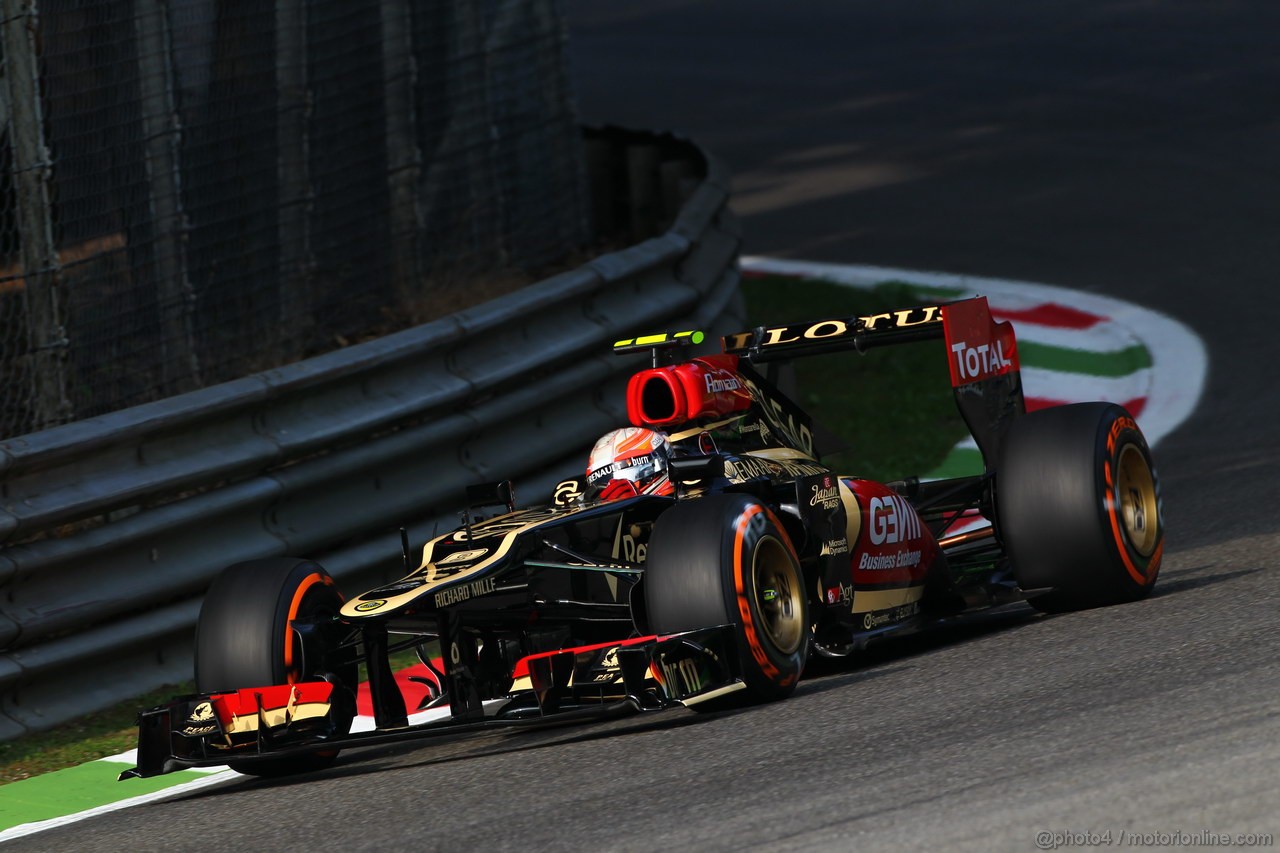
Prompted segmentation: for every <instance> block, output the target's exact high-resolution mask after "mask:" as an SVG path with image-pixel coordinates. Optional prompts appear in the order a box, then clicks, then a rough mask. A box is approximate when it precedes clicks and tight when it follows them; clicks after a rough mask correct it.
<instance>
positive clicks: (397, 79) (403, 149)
mask: <svg viewBox="0 0 1280 853" xmlns="http://www.w3.org/2000/svg"><path fill="white" fill-rule="evenodd" d="M381 7H382V8H381V12H382V81H383V83H382V85H383V103H384V105H385V112H386V123H387V181H388V193H389V195H390V199H391V211H390V220H391V280H392V284H393V286H394V288H395V292H396V293H398V294H399V295H400V299H401V307H402V308H404V307H407V305H408V304H409V302H408V300H410V299H412V298H413V297H414V296H416V295H419V294H420V293H421V288H422V267H421V265H420V260H421V254H420V251H419V243H418V241H419V239H420V235H421V234H422V231H423V227H424V220H423V213H422V205H421V203H420V201H419V199H418V180H419V178H420V177H421V175H422V150H421V149H420V148H419V147H418V142H417V114H416V112H415V108H414V89H415V87H416V85H417V73H418V72H417V67H416V65H415V63H414V61H413V44H412V41H413V21H412V10H411V8H410V5H409V2H408V0H382V3H381Z"/></svg>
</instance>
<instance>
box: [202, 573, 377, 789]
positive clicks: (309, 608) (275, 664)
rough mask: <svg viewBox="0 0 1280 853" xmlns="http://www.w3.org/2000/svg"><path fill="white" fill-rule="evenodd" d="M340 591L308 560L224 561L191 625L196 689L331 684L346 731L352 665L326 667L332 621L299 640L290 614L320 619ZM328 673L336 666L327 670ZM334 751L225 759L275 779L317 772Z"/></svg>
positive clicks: (334, 637)
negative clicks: (323, 680) (194, 624)
mask: <svg viewBox="0 0 1280 853" xmlns="http://www.w3.org/2000/svg"><path fill="white" fill-rule="evenodd" d="M341 607H342V595H341V594H340V593H339V592H338V588H337V586H336V585H335V584H334V581H333V578H331V577H330V576H329V575H328V573H326V572H325V570H324V569H322V568H321V567H320V566H319V565H318V564H316V563H313V562H311V561H309V560H296V559H268V560H251V561H249V562H246V563H237V564H236V565H234V566H230V567H229V568H227V569H226V570H224V571H223V572H222V574H220V575H218V577H217V579H215V580H214V582H213V586H211V587H210V588H209V592H208V593H206V595H205V598H204V603H203V605H202V606H201V608H200V620H199V622H198V623H197V627H196V689H197V690H198V691H200V692H201V693H220V692H229V691H232V690H239V689H242V688H246V687H266V686H270V685H275V684H295V683H297V682H299V681H312V680H320V679H321V678H322V677H325V676H327V677H328V680H331V681H335V682H336V683H335V684H334V700H333V707H334V710H333V714H334V718H335V721H336V722H337V724H338V730H339V733H341V734H346V733H347V732H348V731H349V730H350V728H351V721H352V718H353V717H354V710H355V689H356V685H357V679H358V668H357V664H356V663H355V662H354V661H353V662H351V663H347V664H343V665H341V666H333V665H332V664H331V663H330V662H329V661H328V658H329V657H330V655H331V653H332V652H333V650H334V647H335V646H336V645H337V644H338V643H339V642H340V641H341V639H342V633H343V629H342V628H341V626H340V625H338V624H337V623H334V626H333V627H332V628H330V629H328V630H325V629H321V630H319V631H316V632H310V633H309V634H308V635H307V636H306V638H305V639H304V638H303V636H302V635H300V634H298V633H297V632H295V631H294V630H293V628H292V627H291V626H290V622H291V620H293V619H298V620H306V621H323V620H326V619H328V618H329V617H332V616H336V615H337V614H338V611H339V609H340V608H341ZM335 670H336V671H335ZM337 755H338V750H336V749H335V750H331V751H326V752H323V753H313V754H309V755H299V756H292V757H289V758H280V759H270V760H263V761H248V762H234V761H233V762H229V763H230V766H231V769H232V770H237V771H239V772H241V773H248V774H251V775H255V776H280V775H285V774H289V773H304V772H307V771H310V770H319V769H321V768H324V767H327V766H329V765H330V764H332V763H333V761H334V759H335V758H336V757H337Z"/></svg>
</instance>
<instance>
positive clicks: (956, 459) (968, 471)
mask: <svg viewBox="0 0 1280 853" xmlns="http://www.w3.org/2000/svg"><path fill="white" fill-rule="evenodd" d="M981 473H982V451H980V450H977V449H975V448H972V447H953V448H951V452H950V453H948V454H947V458H946V459H943V460H942V464H940V465H939V466H938V467H937V468H934V469H933V470H932V471H930V472H929V473H928V474H927V475H926V477H927V478H928V479H930V480H949V479H951V478H952V477H972V476H975V475H977V474H981Z"/></svg>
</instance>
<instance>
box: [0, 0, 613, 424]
mask: <svg viewBox="0 0 1280 853" xmlns="http://www.w3.org/2000/svg"><path fill="white" fill-rule="evenodd" d="M557 6H558V4H557V2H556V0H275V2H274V3H264V2H261V0H40V2H39V4H38V5H37V3H36V2H35V0H0V18H2V23H0V27H2V29H3V32H2V34H0V35H2V37H0V52H2V53H3V59H4V62H3V74H4V80H3V82H2V83H0V131H2V135H0V438H3V437H8V436H13V435H18V434H22V433H25V432H29V431H33V430H37V429H42V428H44V427H47V426H50V425H53V424H57V423H62V422H65V421H68V420H75V419H78V418H83V417H87V416H90V415H94V414H100V413H103V412H108V411H112V410H115V409H119V408H122V407H125V406H129V405H134V404H136V403H141V402H145V401H148V400H153V399H157V398H160V397H164V396H167V395H169V394H173V393H178V392H181V391H185V390H190V389H193V388H196V387H201V386H204V385H210V384H213V383H216V382H221V381H224V380H227V379H231V378H234V377H237V376H240V375H244V374H245V373H248V372H252V371H254V370H260V369H263V368H267V367H271V366H274V365H278V364H282V363H285V362H288V361H292V360H295V359H297V358H299V357H302V356H304V355H310V354H314V353H317V352H322V351H324V350H326V349H330V348H333V347H335V346H341V345H342V344H344V343H345V342H347V341H349V340H352V339H354V338H358V337H360V336H362V335H366V334H370V333H373V332H376V331H380V330H385V329H387V328H392V327H398V326H403V325H406V324H407V323H408V322H412V321H422V320H424V319H427V318H429V317H431V316H435V315H438V314H440V313H445V312H447V311H450V310H453V309H455V308H457V307H459V306H460V305H462V304H465V303H466V302H468V301H474V300H475V299H476V298H477V295H478V294H483V293H484V287H485V286H493V287H501V286H502V285H503V284H504V283H508V284H509V283H511V282H515V281H519V279H520V275H521V273H522V272H528V271H536V270H537V269H539V268H540V267H543V266H545V265H547V264H549V263H551V262H553V261H555V260H556V259H557V258H559V257H561V256H563V255H565V254H566V253H567V252H569V251H571V250H572V249H574V248H575V247H577V246H580V245H582V244H583V243H584V242H585V241H586V239H587V236H588V235H587V218H588V211H587V207H588V200H587V198H586V192H585V181H584V178H583V176H582V162H583V158H582V156H581V150H580V149H581V142H580V139H579V131H578V129H577V127H576V121H575V116H574V113H573V109H572V104H571V100H570V95H569V85H568V78H567V74H566V70H565V66H564V29H563V21H562V19H561V17H560V13H559V10H558V8H557Z"/></svg>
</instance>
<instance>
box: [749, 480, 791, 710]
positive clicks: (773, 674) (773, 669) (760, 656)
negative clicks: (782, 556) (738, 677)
mask: <svg viewBox="0 0 1280 853" xmlns="http://www.w3.org/2000/svg"><path fill="white" fill-rule="evenodd" d="M761 512H763V513H764V514H765V517H766V518H768V519H769V521H770V522H772V524H773V527H774V529H775V530H777V531H778V533H779V534H780V535H781V536H782V541H783V544H784V545H786V547H787V550H788V551H789V552H790V553H791V556H792V557H795V546H793V545H792V544H791V538H790V537H789V536H787V531H786V530H785V529H784V528H783V527H782V525H781V524H779V523H778V519H776V518H775V517H774V515H773V513H772V512H770V511H769V510H768V509H766V508H765V507H762V506H760V505H759V504H754V505H752V506H750V507H748V508H747V510H746V512H744V513H743V514H742V515H741V516H739V518H738V525H737V530H736V531H735V535H734V540H733V581H734V588H735V591H736V592H737V595H738V613H739V614H740V615H741V616H742V622H743V627H744V628H745V629H746V631H747V645H748V647H750V649H751V657H752V658H753V659H754V660H755V662H756V663H757V664H759V666H760V669H761V671H763V672H764V674H765V676H766V677H768V678H771V679H773V680H775V681H777V680H778V678H779V676H781V675H782V672H781V670H779V669H778V667H777V666H775V665H774V663H773V661H771V660H769V656H768V655H767V654H766V653H765V650H764V647H763V646H761V645H760V637H759V636H758V635H757V633H756V626H755V621H754V620H753V619H752V616H751V602H750V601H749V600H748V599H747V591H746V579H745V574H744V569H745V566H744V565H743V562H742V548H743V543H744V542H745V541H746V538H747V528H748V527H750V526H751V518H752V516H754V515H756V514H758V513H761ZM797 562H798V561H797ZM791 681H792V676H790V675H788V676H787V677H786V678H785V679H782V680H780V681H779V684H781V685H783V686H785V685H787V684H790V683H791Z"/></svg>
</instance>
